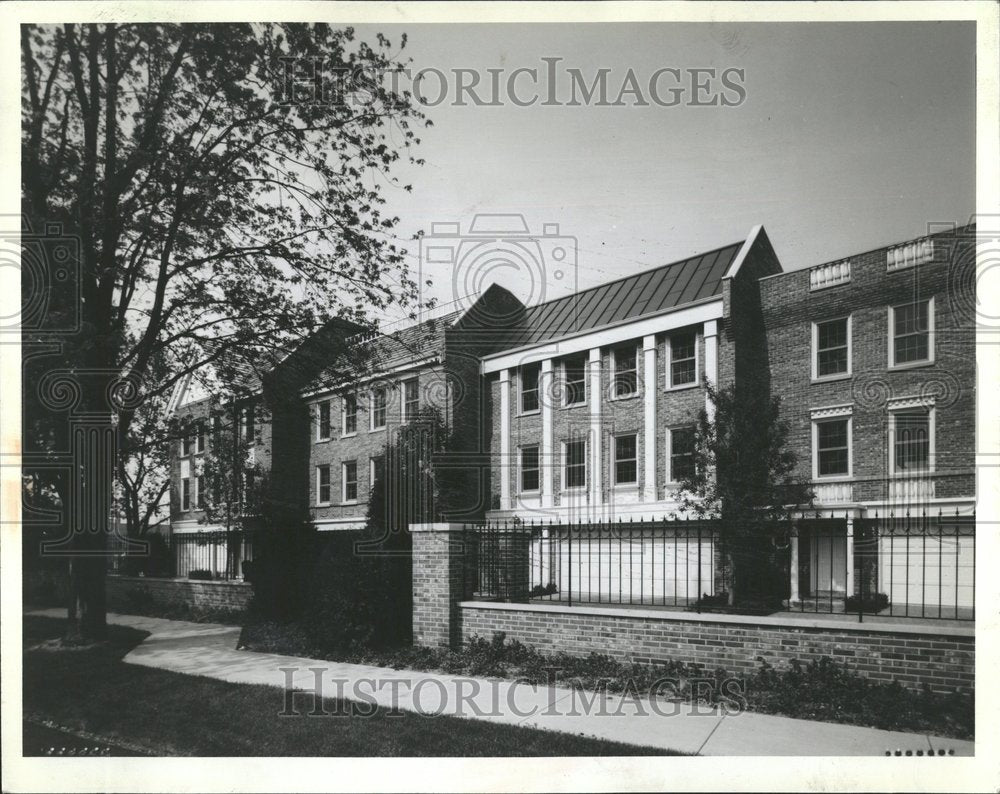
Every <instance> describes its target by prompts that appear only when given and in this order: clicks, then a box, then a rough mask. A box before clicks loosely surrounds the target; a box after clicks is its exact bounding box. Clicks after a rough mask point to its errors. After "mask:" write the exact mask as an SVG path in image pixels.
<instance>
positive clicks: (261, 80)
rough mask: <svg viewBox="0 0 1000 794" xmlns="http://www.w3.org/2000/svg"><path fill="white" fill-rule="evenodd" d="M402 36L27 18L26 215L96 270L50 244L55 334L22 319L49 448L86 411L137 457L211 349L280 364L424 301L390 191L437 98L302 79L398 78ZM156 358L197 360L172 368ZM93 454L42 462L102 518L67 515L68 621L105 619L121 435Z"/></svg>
mask: <svg viewBox="0 0 1000 794" xmlns="http://www.w3.org/2000/svg"><path fill="white" fill-rule="evenodd" d="M402 46H405V38H404V39H403V41H402V42H401V46H400V50H401V48H402ZM400 50H396V49H394V48H393V45H392V44H391V42H390V41H389V40H388V39H386V38H385V37H384V36H381V35H378V36H377V37H376V41H375V43H374V44H372V45H369V44H366V43H363V42H358V41H356V40H355V35H354V31H353V30H352V29H351V28H345V29H339V30H338V29H334V28H331V27H330V26H328V25H324V24H308V25H307V24H288V25H279V24H273V25H272V24H185V25H174V24H155V25H151V24H88V25H82V26H80V25H74V24H66V25H62V26H55V25H44V26H41V25H25V26H22V28H21V51H22V69H23V71H22V78H23V79H22V86H23V90H22V158H23V164H24V167H23V168H22V206H23V212H24V214H25V216H26V218H27V221H28V223H29V224H30V226H31V227H32V229H33V230H35V232H36V233H41V232H42V231H44V230H46V229H47V228H48V227H49V225H51V224H58V225H59V226H60V227H61V229H62V234H63V235H64V236H66V237H68V238H69V239H71V240H73V241H75V245H74V246H72V248H73V254H72V259H71V262H70V264H71V265H72V268H73V269H74V272H75V274H76V275H75V276H74V279H70V280H68V281H64V282H61V283H63V284H64V285H65V284H69V286H58V283H59V282H58V280H57V279H56V278H55V275H56V263H55V262H54V261H50V260H49V259H44V261H43V263H42V264H43V266H44V267H46V268H47V269H48V271H49V273H48V275H49V276H50V278H49V281H50V283H52V284H56V285H57V287H56V289H55V291H54V292H53V295H52V302H51V305H50V308H49V312H48V315H47V318H46V323H47V325H46V326H45V330H46V331H47V332H48V333H47V334H40V333H39V334H33V333H31V332H30V329H28V330H26V332H25V334H24V338H23V344H24V350H25V351H26V352H25V358H26V359H27V358H29V357H30V358H31V361H30V363H29V364H28V366H26V369H25V396H26V400H25V404H26V410H25V440H26V452H28V453H29V458H30V456H31V455H33V454H36V453H37V455H38V456H45V455H51V454H55V453H59V454H65V451H68V450H70V448H71V447H70V435H71V433H70V429H69V428H68V426H67V410H68V411H72V412H75V413H77V414H80V415H86V416H88V417H90V418H91V420H92V421H94V422H95V423H97V425H99V426H103V427H105V428H106V429H107V431H108V433H109V434H110V435H111V436H116V437H117V442H116V443H117V444H118V445H119V449H118V453H119V455H122V454H123V448H122V446H121V445H125V446H127V445H128V443H129V442H128V441H124V440H123V439H128V438H129V434H130V432H131V430H132V425H133V422H135V421H136V414H137V412H138V411H139V409H140V406H142V405H144V404H148V403H149V402H150V401H153V400H156V399H157V398H158V397H160V396H162V395H167V394H169V393H170V391H171V390H172V388H173V386H174V384H175V383H176V382H177V381H178V380H179V379H180V378H183V377H184V376H185V375H186V374H187V373H189V372H193V371H197V370H199V369H201V368H202V367H203V366H204V365H206V364H212V365H214V366H215V367H216V368H217V370H218V374H219V377H220V379H222V380H223V381H227V380H232V375H233V374H234V373H233V371H232V369H231V367H233V366H234V365H235V363H236V362H242V363H244V364H248V365H250V366H256V365H258V364H259V362H265V361H273V359H274V357H275V356H276V355H280V354H281V353H283V352H287V351H288V350H289V349H290V348H291V347H292V346H294V344H295V342H296V340H299V339H301V338H302V337H303V336H304V335H306V334H308V333H309V332H311V331H313V330H315V329H317V328H320V327H322V326H323V325H324V324H325V323H326V322H327V321H328V320H330V319H331V318H334V317H343V318H346V319H349V320H353V321H355V322H357V323H359V324H360V325H362V326H365V327H370V326H371V325H372V320H371V313H372V312H377V311H379V310H382V309H385V308H388V307H390V306H393V305H401V306H407V307H412V306H413V304H414V301H415V298H416V285H415V284H414V282H413V280H412V279H411V278H410V276H409V273H408V270H407V267H406V263H405V260H404V255H405V250H404V249H403V248H402V247H400V245H398V244H397V241H396V239H395V232H394V230H395V227H396V224H397V222H398V219H397V218H394V217H388V216H387V215H386V214H385V213H384V212H383V204H384V196H383V191H384V189H385V188H386V187H389V188H392V189H395V188H403V189H409V186H408V185H406V184H404V183H402V182H401V181H400V180H399V177H397V176H396V175H395V174H396V170H397V169H398V167H399V166H400V165H401V164H406V163H407V162H408V163H410V164H420V163H421V162H422V161H420V160H418V159H417V158H415V157H413V156H412V155H411V154H410V152H411V151H412V148H411V147H413V146H414V145H416V144H417V143H419V138H418V137H417V135H416V132H415V130H416V128H417V126H418V125H420V124H423V123H424V121H423V116H422V114H421V113H420V112H419V110H418V109H417V108H416V107H415V104H414V103H413V101H412V97H411V95H410V94H409V92H406V91H400V90H398V89H397V87H396V85H397V84H398V81H397V82H394V81H393V80H392V79H388V78H387V79H382V80H377V79H375V80H372V79H368V80H365V81H364V89H365V90H364V92H363V93H361V92H355V93H353V94H338V95H334V96H332V97H331V96H327V97H326V98H325V99H324V100H323V101H314V99H315V97H314V96H312V95H310V94H308V92H307V94H306V96H305V97H302V96H300V95H297V94H296V93H295V92H294V91H292V90H290V89H291V88H297V89H301V88H303V86H304V87H305V88H307V89H308V88H309V87H310V86H309V85H308V81H303V80H301V79H299V80H298V81H297V82H296V80H294V79H293V80H291V81H290V80H289V75H290V74H291V75H292V77H293V78H294V77H295V76H296V74H298V72H297V70H298V69H300V68H303V67H304V69H305V70H307V71H308V70H311V69H314V68H315V66H316V65H317V64H322V65H323V66H325V67H328V68H327V69H326V72H327V73H333V74H335V73H337V72H338V70H346V71H347V72H349V73H352V74H357V73H362V74H364V75H368V76H371V75H385V76H388V77H391V76H392V75H395V74H398V73H400V72H401V71H402V70H403V69H405V67H406V61H404V60H401V59H400ZM290 67H291V69H290ZM426 123H428V124H429V122H426ZM70 282H71V283H70ZM77 290H78V291H79V297H77ZM74 315H78V317H79V320H80V322H79V326H78V327H77V325H76V324H75V323H72V322H64V321H65V320H67V318H69V319H72V318H73V316H74ZM53 331H55V332H59V333H57V335H56V337H55V338H56V339H57V340H58V342H59V343H60V344H59V345H58V349H56V350H54V349H52V346H51V345H48V346H46V345H47V343H48V342H50V341H51V340H52V338H53V336H52V333H51V332H53ZM157 360H162V361H167V362H171V363H174V362H183V364H182V365H179V366H176V367H174V368H173V369H172V370H171V374H170V375H169V376H167V377H161V376H160V375H158V374H156V373H155V371H154V370H155V365H154V362H155V361H157ZM53 372H60V373H63V374H64V375H66V377H67V378H68V379H69V380H71V381H73V382H74V383H75V392H74V399H73V401H72V405H71V406H69V407H67V406H66V405H64V404H59V405H58V406H54V405H53V403H52V401H51V400H49V401H48V402H46V400H45V399H44V398H41V399H39V398H38V397H37V395H38V394H39V393H43V392H44V386H45V383H46V381H45V378H46V377H47V376H48V375H49V374H50V373H53ZM88 443H89V442H88ZM77 452H78V453H79V454H78V456H77V458H76V459H75V461H74V466H73V469H72V471H71V473H70V474H68V475H59V474H51V473H50V470H49V469H47V468H44V467H39V469H38V471H37V472H33V474H37V476H39V477H42V478H46V479H47V480H48V484H49V485H51V487H52V488H53V489H54V490H55V491H56V492H57V493H59V494H61V495H63V496H65V495H66V494H68V493H70V492H71V491H72V492H74V493H79V494H81V495H82V498H83V499H84V501H85V503H87V504H88V505H93V506H94V507H92V508H89V509H87V510H86V514H87V515H92V516H93V517H94V518H93V520H94V521H96V522H97V523H98V526H95V527H87V529H91V530H97V531H90V532H88V531H83V532H70V529H71V528H72V527H71V525H70V521H71V520H74V519H73V518H72V517H70V518H66V517H64V518H63V521H64V525H65V526H64V528H65V529H66V531H67V535H68V537H69V539H70V542H71V544H72V550H73V556H72V557H71V563H70V568H71V571H70V572H71V591H72V598H71V604H70V609H69V618H70V626H71V629H70V633H71V634H77V635H83V636H86V637H90V638H96V637H100V636H103V634H104V632H105V609H104V601H103V598H104V596H103V593H104V570H105V568H104V566H105V563H104V560H103V559H102V557H101V554H102V552H103V550H104V549H105V548H106V531H105V530H106V528H107V527H106V525H105V522H106V520H107V519H106V516H107V514H108V513H109V512H110V504H111V487H110V484H109V481H108V478H107V477H105V476H103V475H102V473H101V472H100V471H97V470H96V469H99V468H103V467H104V465H105V461H104V460H103V458H104V457H105V454H104V452H103V451H99V452H96V453H95V452H94V451H93V450H91V451H90V452H87V451H83V452H80V451H79V450H78V451H77ZM114 468H115V467H114V466H112V470H113V469H114ZM74 489H75V490H74ZM63 501H64V502H65V501H66V500H65V498H64V499H63ZM79 513H80V515H83V514H84V511H83V510H81V511H79Z"/></svg>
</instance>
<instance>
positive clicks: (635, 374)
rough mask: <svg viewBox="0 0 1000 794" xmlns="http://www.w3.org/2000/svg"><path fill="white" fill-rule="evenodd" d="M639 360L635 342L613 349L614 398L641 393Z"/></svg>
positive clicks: (612, 386)
mask: <svg viewBox="0 0 1000 794" xmlns="http://www.w3.org/2000/svg"><path fill="white" fill-rule="evenodd" d="M638 361H639V353H638V347H637V346H636V345H635V344H629V345H622V346H621V347H616V348H614V349H613V350H612V351H611V374H612V382H611V395H612V399H621V398H624V397H631V396H632V395H634V394H638V393H639V370H638Z"/></svg>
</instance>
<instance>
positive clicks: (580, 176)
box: [358, 22, 975, 302]
mask: <svg viewBox="0 0 1000 794" xmlns="http://www.w3.org/2000/svg"><path fill="white" fill-rule="evenodd" d="M374 30H381V31H382V32H384V33H385V34H386V35H388V36H389V37H390V39H391V40H393V41H394V42H395V41H397V40H398V38H399V34H400V33H401V32H402V31H404V30H405V31H406V33H407V35H408V37H409V44H408V46H407V48H406V50H405V52H406V53H408V54H409V55H410V57H412V58H413V59H414V67H413V68H414V69H417V70H419V69H423V68H428V67H433V68H435V69H439V70H441V71H443V72H450V71H451V70H453V69H456V68H469V69H475V70H479V71H481V72H482V73H483V74H484V82H485V80H486V74H487V73H486V71H485V70H486V69H490V68H503V69H505V70H506V72H505V75H507V74H509V73H510V71H512V70H513V69H516V68H518V67H522V66H523V67H529V68H544V64H543V62H542V61H541V59H542V58H543V57H560V58H562V59H563V60H562V61H561V62H560V64H559V68H560V69H566V68H578V69H581V70H582V72H583V74H584V75H585V76H587V77H588V78H592V77H593V75H594V74H595V73H596V70H597V69H599V68H604V67H606V68H609V69H610V70H611V72H610V75H609V79H608V83H609V85H610V86H613V87H614V91H615V92H617V87H618V86H619V85H620V83H621V81H622V80H623V79H624V78H625V74H626V72H627V71H628V69H629V68H631V69H632V70H633V71H634V72H635V73H636V75H637V76H638V77H639V78H640V82H645V81H646V80H648V79H649V76H651V75H652V74H653V73H654V72H656V71H657V70H658V69H661V68H664V67H673V68H679V69H682V70H683V69H690V68H701V67H705V68H715V69H717V70H719V71H720V72H721V71H722V70H724V69H727V68H730V67H733V68H738V69H743V70H744V74H745V77H744V80H743V86H744V88H745V91H746V99H745V101H744V102H743V103H742V104H741V105H739V106H737V107H686V106H684V105H680V106H677V107H661V106H658V105H656V104H651V105H650V106H648V107H632V106H626V107H586V106H583V107H566V106H559V107H546V106H540V105H535V106H533V107H517V106H515V105H513V104H512V103H509V102H505V103H504V104H503V105H502V106H500V107H475V106H467V107H455V106H453V105H451V103H450V101H449V102H445V103H443V104H441V105H439V106H437V107H432V108H427V110H426V112H427V114H428V116H429V117H430V118H431V119H432V120H433V121H434V126H433V127H432V128H431V129H429V130H426V131H425V132H424V133H423V134H422V138H423V144H422V145H421V146H420V147H419V154H420V156H422V157H424V158H425V159H426V161H427V163H426V165H425V166H423V167H422V168H419V169H416V170H415V171H414V172H412V173H409V172H407V173H405V174H403V175H404V176H406V177H407V178H408V179H409V181H411V182H412V183H413V186H414V189H413V192H412V193H411V194H405V193H403V192H401V191H390V194H389V199H390V204H391V208H392V210H393V211H394V212H395V213H397V214H398V215H400V217H401V218H402V231H403V232H404V233H406V234H409V233H411V232H413V231H416V230H418V229H423V230H425V231H427V232H429V231H430V230H431V224H432V223H436V222H457V223H460V224H461V228H462V230H463V231H465V229H466V228H467V227H468V224H469V223H470V222H471V221H472V219H473V217H474V216H475V215H476V214H477V213H497V212H502V213H523V215H524V216H525V219H526V220H527V222H528V224H529V226H530V228H531V230H532V231H537V232H541V231H542V224H545V223H558V224H559V225H560V232H561V233H562V234H565V235H567V236H569V237H571V238H575V244H576V247H577V251H578V265H577V268H576V269H575V272H572V273H566V274H565V276H564V277H563V278H562V279H561V281H560V283H558V284H557V283H555V281H554V279H551V278H550V283H549V288H548V291H547V293H546V294H545V295H544V297H546V298H551V297H556V296H557V295H558V294H562V293H563V292H564V291H565V290H567V289H570V288H572V287H574V286H575V287H577V288H583V287H587V286H592V285H594V284H598V283H601V282H603V281H607V280H610V279H613V278H617V277H619V276H622V275H627V274H629V273H633V272H636V271H639V270H642V269H646V268H649V267H654V266H657V265H660V264H665V263H667V262H670V261H673V260H676V259H679V258H682V257H685V256H688V255H691V254H695V253H698V252H700V251H705V250H709V249H712V248H717V247H719V246H721V245H724V244H727V243H730V242H734V241H736V240H740V239H742V238H744V237H745V236H746V234H747V232H748V231H749V230H750V228H751V227H752V226H753V225H755V224H758V223H761V224H763V225H764V227H765V229H766V230H767V232H768V235H769V236H770V238H771V240H772V242H773V244H774V247H775V249H776V251H777V253H778V256H779V258H780V260H781V262H782V264H783V265H784V267H785V269H787V270H792V269H797V268H801V267H807V266H809V265H813V264H817V263H819V262H823V261H828V260H831V259H836V258H839V257H843V256H847V255H849V254H852V253H855V252H860V251H864V250H866V249H870V248H874V247H877V246H880V245H883V244H885V243H889V242H893V241H897V240H903V239H906V238H910V237H916V236H919V235H921V234H922V233H924V231H925V229H926V228H927V225H928V224H929V223H936V222H949V221H953V222H965V221H968V219H969V218H970V216H971V214H972V213H973V211H974V208H975V29H974V26H973V24H972V23H940V22H927V23H898V22H886V23H872V22H866V23H858V24H850V23H782V24H775V23H753V24H746V25H732V24H706V23H678V24H663V23H648V24H614V25H606V24H601V25H598V24H588V25H580V24H578V25H409V26H394V25H381V26H378V27H377V28H366V27H360V28H358V33H359V37H360V38H363V39H364V38H368V39H371V38H374V37H373V36H372V32H373V31H374ZM568 82H569V81H568V79H567V80H566V81H565V83H564V85H568ZM519 85H522V86H524V87H527V84H526V83H523V82H522V83H519ZM561 85H562V84H561ZM716 85H717V83H716ZM427 86H428V88H427V92H428V93H430V91H431V89H432V88H435V83H434V81H433V80H430V79H428V81H427ZM560 90H561V89H560ZM525 93H528V94H529V95H530V94H531V92H525ZM412 254H413V257H412V259H411V262H412V264H413V266H414V268H415V269H416V267H417V264H418V259H417V257H418V254H419V252H418V249H417V247H416V246H413V247H412ZM430 270H432V271H433V272H431V273H429V274H428V273H427V268H426V267H425V268H424V276H425V277H426V276H427V275H430V276H431V277H433V279H434V281H435V285H434V287H433V288H431V290H430V291H429V293H428V294H431V295H433V296H435V297H436V298H438V300H440V301H442V302H445V301H449V300H452V299H453V298H455V297H457V296H456V295H455V294H454V293H455V292H456V291H457V292H461V291H462V288H461V287H457V288H456V287H453V283H452V282H453V279H452V276H451V273H450V270H449V269H448V268H447V266H444V265H438V266H436V268H434V267H432V268H430ZM496 272H497V274H498V275H497V280H500V281H501V283H503V284H504V286H507V287H509V288H511V289H513V290H514V291H515V292H517V291H518V290H519V289H520V290H521V291H522V292H523V290H524V286H523V284H522V283H519V282H520V281H521V280H520V279H518V278H517V277H516V276H514V275H513V274H512V272H510V271H509V270H508V271H503V270H502V269H501V270H498V271H496ZM550 273H551V270H550ZM536 297H537V296H536Z"/></svg>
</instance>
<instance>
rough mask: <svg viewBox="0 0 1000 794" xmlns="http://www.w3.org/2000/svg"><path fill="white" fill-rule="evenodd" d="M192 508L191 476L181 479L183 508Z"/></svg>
mask: <svg viewBox="0 0 1000 794" xmlns="http://www.w3.org/2000/svg"><path fill="white" fill-rule="evenodd" d="M190 509H191V478H190V477H184V478H182V479H181V510H190Z"/></svg>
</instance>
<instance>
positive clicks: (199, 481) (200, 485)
mask: <svg viewBox="0 0 1000 794" xmlns="http://www.w3.org/2000/svg"><path fill="white" fill-rule="evenodd" d="M194 485H195V489H194V491H195V504H196V505H197V506H198V509H199V510H204V509H205V475H204V474H199V475H198V476H197V477H196V478H195V481H194Z"/></svg>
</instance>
